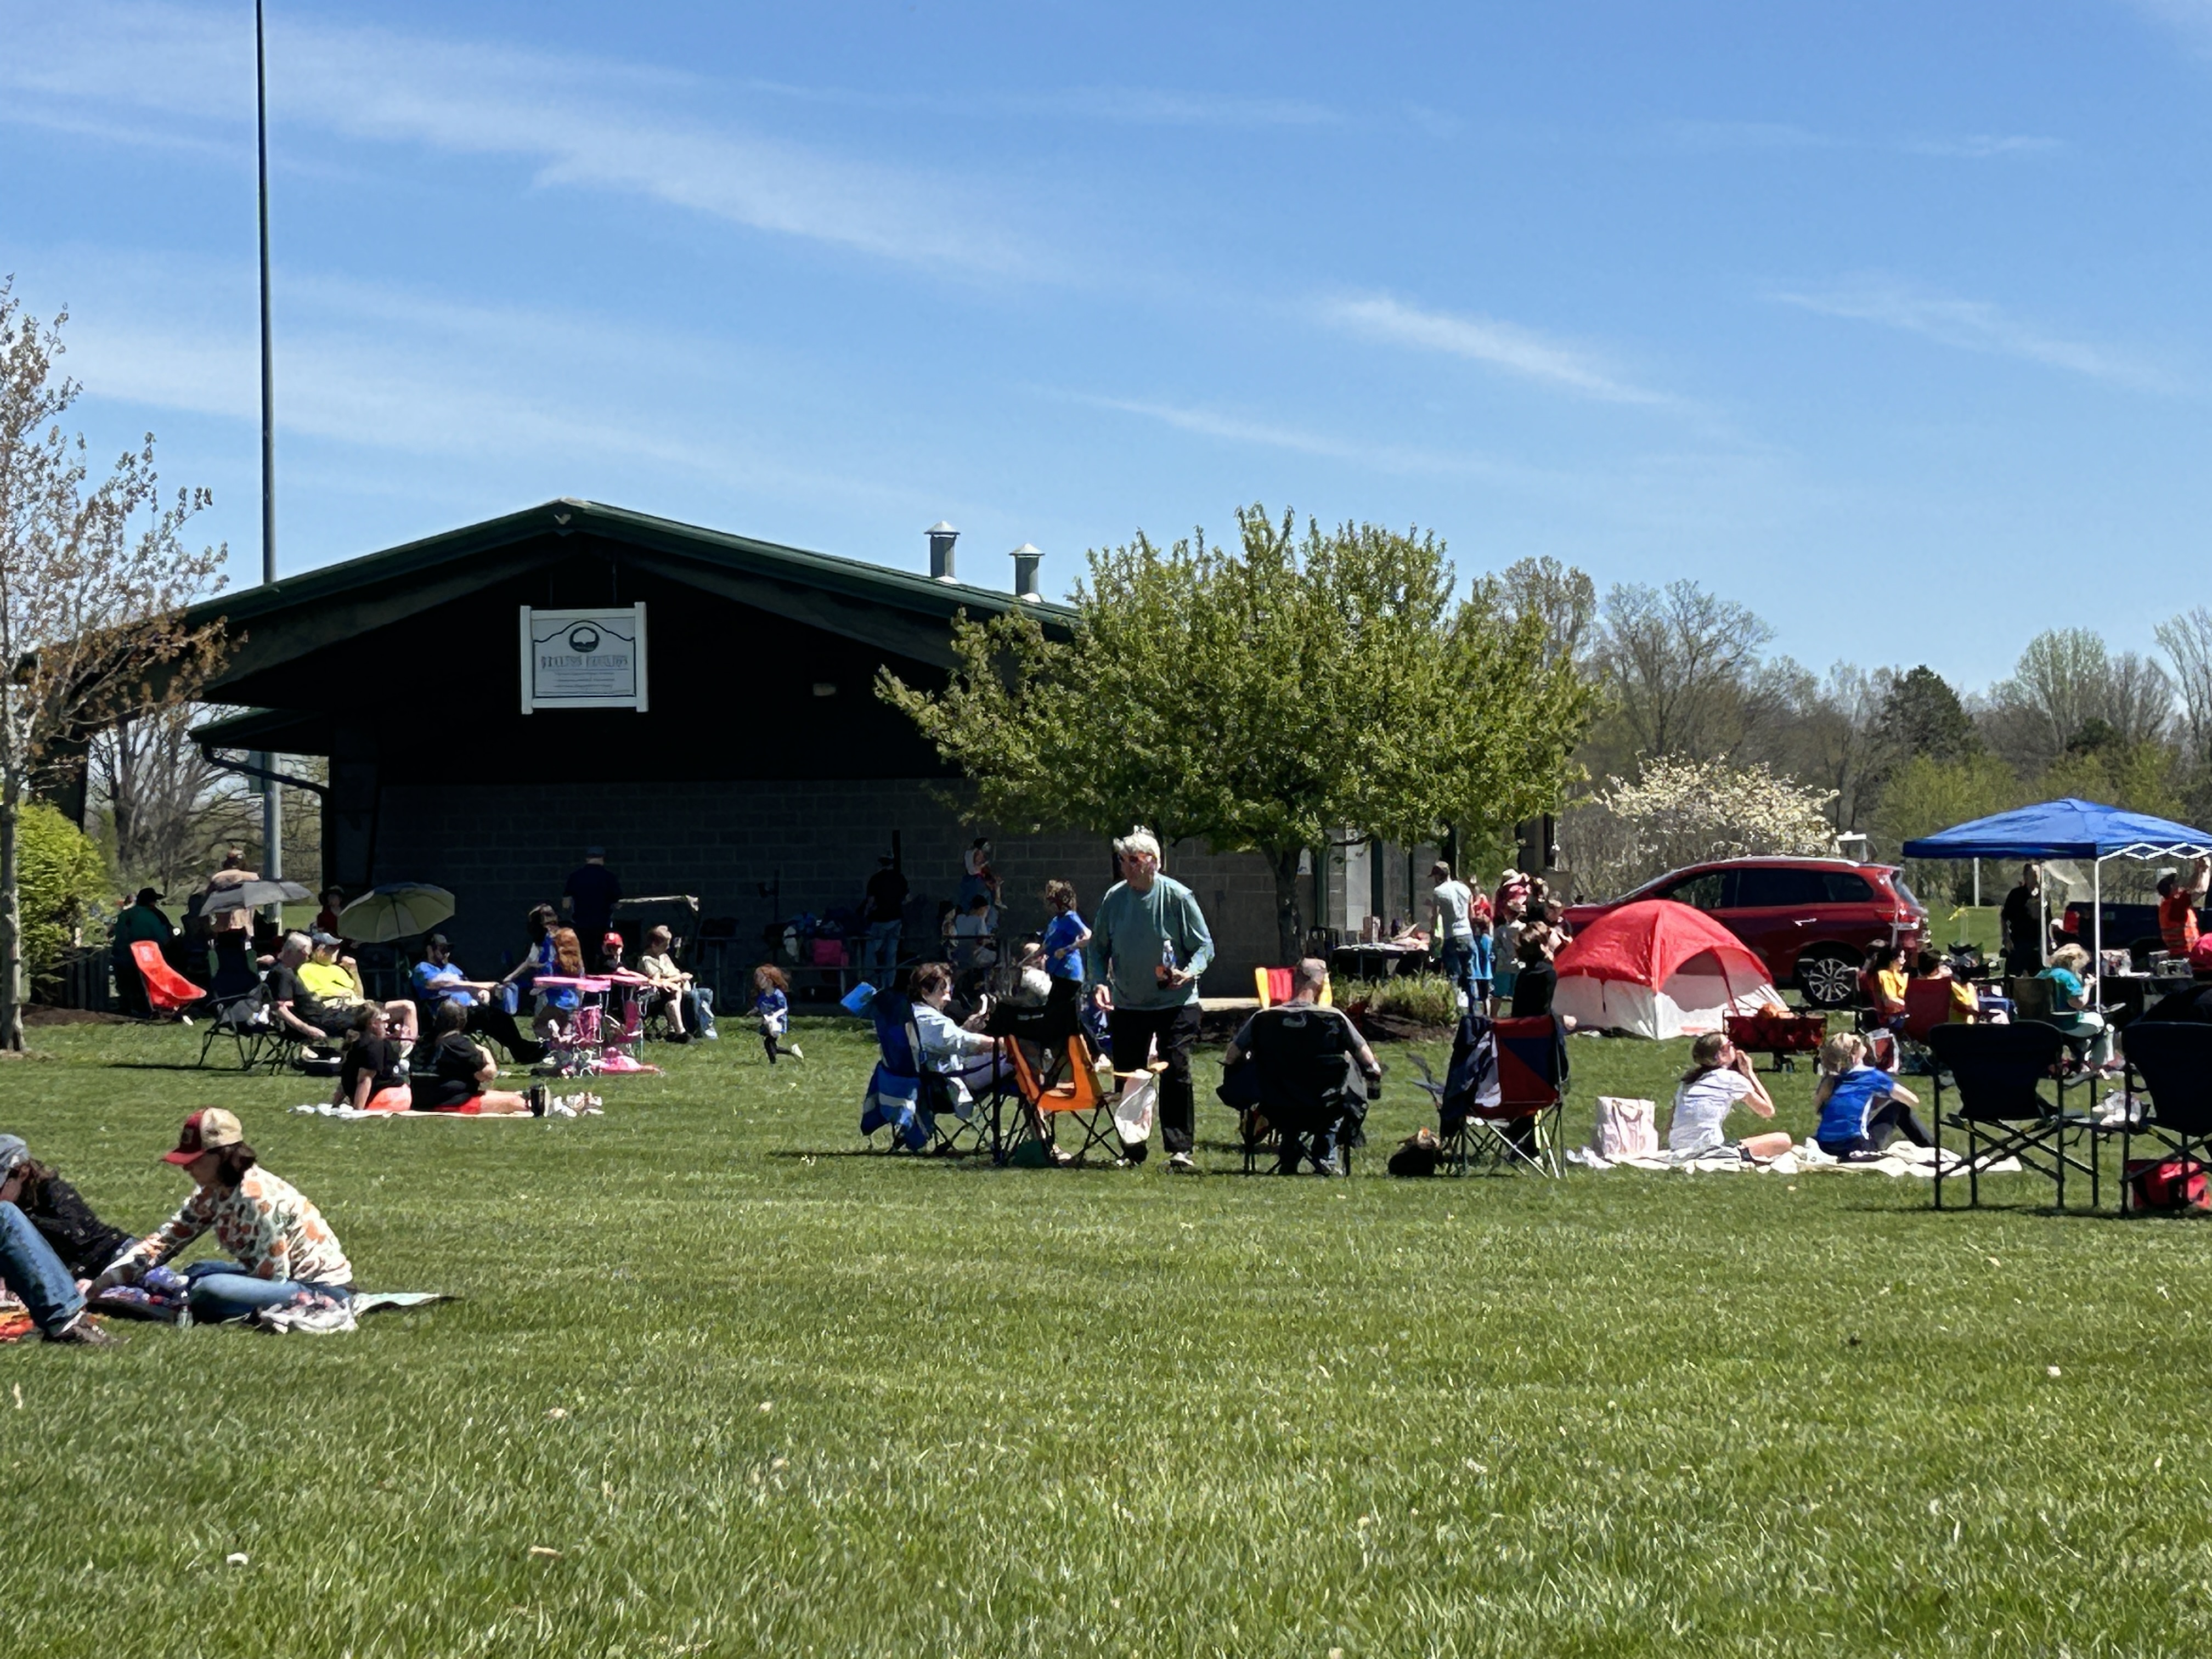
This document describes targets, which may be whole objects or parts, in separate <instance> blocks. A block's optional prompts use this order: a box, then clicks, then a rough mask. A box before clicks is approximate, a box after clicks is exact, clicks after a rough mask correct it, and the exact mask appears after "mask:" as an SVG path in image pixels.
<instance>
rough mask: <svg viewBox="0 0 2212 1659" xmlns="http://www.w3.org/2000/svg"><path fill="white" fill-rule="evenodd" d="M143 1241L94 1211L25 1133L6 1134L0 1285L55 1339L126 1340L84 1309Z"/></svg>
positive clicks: (89, 1343)
mask: <svg viewBox="0 0 2212 1659" xmlns="http://www.w3.org/2000/svg"><path fill="white" fill-rule="evenodd" d="M137 1242H138V1241H137V1238H136V1237H134V1236H132V1235H131V1234H130V1233H126V1232H125V1231H122V1230H121V1229H120V1228H117V1227H111V1226H109V1225H107V1224H106V1222H104V1221H102V1220H101V1219H100V1218H99V1217H98V1216H96V1215H94V1213H93V1212H92V1206H90V1205H88V1204H87V1203H86V1202H85V1201H84V1200H82V1198H80V1197H78V1196H77V1192H76V1188H74V1187H72V1186H70V1184H69V1182H66V1181H64V1180H63V1179H62V1178H61V1177H60V1176H58V1175H56V1174H55V1173H54V1172H53V1171H52V1170H50V1169H48V1168H47V1167H46V1165H45V1164H40V1163H39V1162H38V1161H37V1160H36V1159H34V1158H32V1156H31V1149H30V1148H29V1147H27V1146H25V1145H24V1144H23V1142H22V1141H21V1139H19V1138H18V1137H16V1136H15V1135H0V1285H6V1286H7V1287H8V1289H9V1290H10V1291H13V1292H14V1293H15V1295H16V1296H18V1297H21V1299H22V1302H23V1305H24V1306H25V1307H26V1308H27V1309H28V1310H29V1311H30V1315H31V1318H32V1320H33V1322H35V1323H36V1324H37V1325H38V1328H39V1330H40V1334H42V1335H44V1336H45V1338H46V1340H47V1341H49V1342H73V1343H77V1344H80V1345H82V1346H86V1347H105V1346H109V1345H111V1344H112V1343H114V1342H115V1341H117V1340H118V1339H117V1338H115V1337H112V1336H110V1335H109V1334H107V1333H106V1331H104V1330H102V1329H101V1328H100V1327H99V1326H97V1325H95V1324H94V1323H93V1322H92V1321H91V1320H89V1319H87V1318H86V1317H85V1316H84V1297H85V1290H86V1287H87V1286H88V1285H89V1284H90V1283H91V1282H92V1281H93V1280H94V1279H97V1278H99V1277H100V1273H102V1272H103V1271H104V1270H105V1269H106V1267H107V1265H108V1263H110V1262H112V1261H114V1260H115V1258H116V1257H117V1256H118V1255H122V1254H123V1253H124V1252H125V1250H127V1249H130V1248H131V1245H133V1244H135V1243H137Z"/></svg>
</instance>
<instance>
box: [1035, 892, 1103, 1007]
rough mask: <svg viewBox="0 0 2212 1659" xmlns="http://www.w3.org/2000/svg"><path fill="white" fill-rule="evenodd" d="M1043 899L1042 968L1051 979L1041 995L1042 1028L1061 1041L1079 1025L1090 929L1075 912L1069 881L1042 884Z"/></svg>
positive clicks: (1073, 896) (1073, 895)
mask: <svg viewBox="0 0 2212 1659" xmlns="http://www.w3.org/2000/svg"><path fill="white" fill-rule="evenodd" d="M1044 902H1046V903H1047V904H1048V905H1050V906H1051V907H1052V920H1051V921H1048V922H1047V923H1046V924H1045V928H1044V936H1043V939H1042V944H1043V945H1044V970H1045V972H1046V974H1047V975H1049V976H1050V978H1051V980H1052V990H1051V993H1050V994H1048V996H1047V997H1046V998H1045V1004H1044V1009H1045V1018H1044V1030H1045V1032H1046V1034H1047V1040H1048V1041H1049V1042H1066V1040H1067V1039H1068V1038H1069V1037H1071V1036H1074V1035H1075V1033H1076V1030H1078V1028H1079V1025H1080V1024H1081V1018H1082V1015H1081V1007H1082V1002H1083V947H1084V946H1085V945H1088V944H1090V943H1091V929H1090V928H1088V927H1085V926H1084V922H1083V918H1082V917H1081V916H1080V915H1077V914H1076V909H1075V887H1074V884H1073V883H1071V882H1065V881H1048V882H1047V883H1045V884H1044Z"/></svg>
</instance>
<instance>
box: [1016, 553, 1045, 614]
mask: <svg viewBox="0 0 2212 1659" xmlns="http://www.w3.org/2000/svg"><path fill="white" fill-rule="evenodd" d="M1042 557H1044V555H1043V554H1042V553H1040V552H1038V551H1037V550H1036V548H1035V547H1033V546H1032V545H1030V544H1029V543H1028V542H1024V543H1023V544H1021V545H1020V546H1019V547H1018V548H1016V549H1015V550H1014V552H1013V560H1014V597H1015V598H1016V599H1028V600H1030V602H1031V603H1036V602H1037V601H1039V600H1042V599H1043V598H1044V595H1043V594H1042V593H1040V592H1037V561H1038V560H1040V559H1042Z"/></svg>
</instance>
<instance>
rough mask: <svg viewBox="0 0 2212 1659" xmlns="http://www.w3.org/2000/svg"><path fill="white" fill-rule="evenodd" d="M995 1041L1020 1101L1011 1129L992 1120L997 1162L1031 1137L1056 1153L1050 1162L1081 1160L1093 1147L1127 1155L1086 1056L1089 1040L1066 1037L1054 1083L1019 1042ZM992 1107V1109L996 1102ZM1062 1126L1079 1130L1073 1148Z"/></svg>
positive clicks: (1116, 1157) (1118, 1157) (1115, 1157)
mask: <svg viewBox="0 0 2212 1659" xmlns="http://www.w3.org/2000/svg"><path fill="white" fill-rule="evenodd" d="M1000 1047H1001V1048H1002V1049H1003V1051H1004V1053H1005V1054H1006V1066H1007V1070H1008V1073H1010V1074H1011V1076H1012V1079H1013V1085H1014V1096H1015V1098H1016V1100H1017V1101H1018V1103H1019V1106H1018V1111H1017V1113H1016V1115H1015V1118H1014V1127H1013V1129H1012V1133H997V1132H996V1126H995V1125H994V1136H993V1139H994V1141H995V1142H996V1161H997V1162H998V1163H1000V1164H1004V1163H1006V1162H1007V1161H1008V1160H1009V1159H1011V1158H1012V1157H1013V1155H1014V1154H1015V1152H1018V1151H1019V1150H1020V1148H1021V1147H1022V1146H1023V1145H1024V1143H1025V1142H1028V1141H1032V1140H1034V1141H1035V1142H1036V1144H1037V1145H1038V1146H1042V1147H1045V1148H1047V1149H1048V1152H1052V1153H1054V1154H1056V1155H1055V1156H1054V1157H1053V1158H1052V1161H1053V1162H1054V1163H1066V1164H1075V1163H1080V1162H1081V1161H1082V1160H1083V1159H1084V1158H1086V1157H1087V1156H1088V1155H1089V1154H1090V1153H1091V1151H1092V1150H1093V1149H1094V1148H1097V1149H1099V1150H1102V1151H1103V1152H1105V1154H1106V1156H1107V1159H1108V1161H1109V1162H1110V1163H1115V1164H1121V1163H1125V1162H1127V1158H1126V1156H1125V1154H1124V1152H1123V1149H1122V1146H1121V1130H1120V1129H1119V1128H1118V1127H1115V1122H1114V1102H1113V1098H1112V1097H1110V1096H1109V1095H1107V1094H1105V1093H1103V1092H1102V1091H1100V1089H1099V1087H1098V1071H1097V1065H1096V1063H1095V1062H1094V1061H1093V1060H1092V1059H1091V1045H1090V1044H1088V1043H1087V1042H1085V1041H1084V1040H1083V1039H1082V1038H1081V1037H1080V1036H1071V1037H1069V1038H1068V1039H1067V1049H1066V1055H1067V1063H1066V1067H1065V1068H1064V1070H1063V1073H1062V1075H1061V1077H1060V1080H1059V1081H1058V1082H1056V1083H1047V1082H1046V1081H1045V1080H1044V1079H1043V1078H1042V1077H1040V1076H1039V1075H1038V1074H1037V1069H1036V1066H1033V1065H1031V1064H1030V1057H1029V1054H1028V1053H1027V1052H1026V1051H1025V1050H1024V1048H1023V1047H1022V1045H1021V1044H1020V1043H1019V1042H1015V1041H1013V1040H1012V1039H1011V1038H1009V1039H1006V1040H1005V1041H1004V1042H1002V1043H1001V1045H1000ZM995 1111H996V1107H995V1106H994V1115H995ZM1062 1126H1066V1127H1070V1128H1073V1130H1074V1131H1075V1133H1078V1134H1079V1135H1080V1136H1081V1137H1082V1144H1081V1145H1080V1146H1076V1147H1073V1148H1072V1149H1071V1148H1069V1147H1066V1146H1062V1145H1061V1144H1060V1134H1061V1132H1062Z"/></svg>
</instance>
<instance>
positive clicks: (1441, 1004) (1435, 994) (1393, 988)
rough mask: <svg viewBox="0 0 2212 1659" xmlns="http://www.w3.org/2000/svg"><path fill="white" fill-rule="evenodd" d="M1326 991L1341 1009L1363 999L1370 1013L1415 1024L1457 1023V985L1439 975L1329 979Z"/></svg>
mask: <svg viewBox="0 0 2212 1659" xmlns="http://www.w3.org/2000/svg"><path fill="white" fill-rule="evenodd" d="M1329 994H1330V995H1332V996H1333V997H1334V998H1335V1000H1336V1006H1338V1007H1340V1008H1341V1007H1344V1006H1346V1005H1348V1004H1350V1003H1354V1002H1364V1003H1365V1004H1366V1005H1367V1012H1369V1013H1370V1014H1388V1015H1389V1016H1390V1017H1391V1018H1393V1019H1402V1020H1406V1021H1408V1022H1410V1023H1411V1024H1415V1025H1456V1024H1459V996H1458V991H1457V987H1455V986H1454V985H1453V984H1452V982H1451V981H1449V980H1448V979H1446V978H1445V977H1444V976H1443V975H1442V974H1400V975H1396V976H1395V978H1391V979H1383V980H1357V979H1355V980H1346V979H1335V980H1332V981H1330V985H1329Z"/></svg>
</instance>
